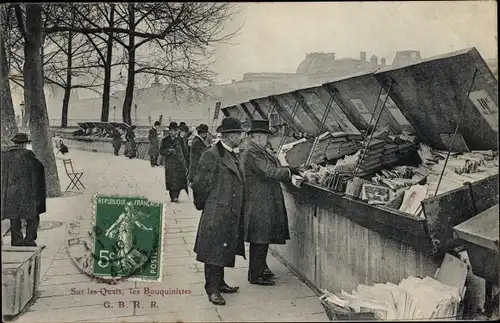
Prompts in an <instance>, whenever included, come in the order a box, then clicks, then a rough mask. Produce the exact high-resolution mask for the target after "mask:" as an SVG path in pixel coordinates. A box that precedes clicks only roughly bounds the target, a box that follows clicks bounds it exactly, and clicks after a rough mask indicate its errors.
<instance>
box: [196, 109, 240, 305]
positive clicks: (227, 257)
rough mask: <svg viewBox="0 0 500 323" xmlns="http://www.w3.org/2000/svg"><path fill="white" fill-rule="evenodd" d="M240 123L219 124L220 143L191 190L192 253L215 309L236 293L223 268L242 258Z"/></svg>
mask: <svg viewBox="0 0 500 323" xmlns="http://www.w3.org/2000/svg"><path fill="white" fill-rule="evenodd" d="M243 131H244V130H243V129H242V128H241V123H240V121H239V120H238V119H236V118H231V117H228V118H225V119H223V121H222V125H221V132H222V136H223V137H222V140H221V141H219V142H218V143H217V144H215V145H214V146H212V147H210V148H208V149H207V150H206V151H205V152H204V153H203V154H202V155H201V158H200V161H199V163H198V169H197V172H196V176H195V178H194V181H193V184H192V189H193V197H194V203H195V206H196V208H197V209H198V210H203V211H202V213H201V218H200V222H199V225H198V232H197V234H196V241H195V246H194V252H196V260H198V261H200V262H203V263H204V264H205V265H204V269H205V291H206V293H207V295H208V299H209V300H210V301H211V302H212V303H213V304H216V305H225V304H226V301H225V300H224V298H223V297H222V296H221V293H235V292H237V291H238V289H239V287H230V286H229V285H228V284H227V283H226V282H225V280H224V267H234V264H235V258H236V255H240V256H243V257H245V245H244V241H243V215H242V212H243V205H244V182H243V180H244V179H243V174H242V173H241V170H240V168H239V160H238V157H237V156H236V153H235V151H234V148H235V147H237V146H238V145H239V144H240V143H241V138H242V134H243Z"/></svg>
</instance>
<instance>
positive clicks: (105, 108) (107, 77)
mask: <svg viewBox="0 0 500 323" xmlns="http://www.w3.org/2000/svg"><path fill="white" fill-rule="evenodd" d="M114 24H115V6H114V5H113V4H111V8H110V14H109V27H110V28H113V27H114ZM112 65H113V33H110V34H109V35H108V42H107V46H106V62H104V88H103V93H102V110H101V121H102V122H108V120H109V98H110V92H111V66H112Z"/></svg>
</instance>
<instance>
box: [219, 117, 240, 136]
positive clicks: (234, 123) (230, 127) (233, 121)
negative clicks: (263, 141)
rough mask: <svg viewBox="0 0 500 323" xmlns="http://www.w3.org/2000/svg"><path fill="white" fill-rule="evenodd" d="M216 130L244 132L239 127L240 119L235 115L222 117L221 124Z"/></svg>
mask: <svg viewBox="0 0 500 323" xmlns="http://www.w3.org/2000/svg"><path fill="white" fill-rule="evenodd" d="M217 132H220V133H228V132H245V130H243V128H242V127H241V121H240V120H239V119H238V118H235V117H226V118H224V119H222V123H221V125H220V126H219V127H218V128H217Z"/></svg>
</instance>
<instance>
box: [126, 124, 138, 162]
mask: <svg viewBox="0 0 500 323" xmlns="http://www.w3.org/2000/svg"><path fill="white" fill-rule="evenodd" d="M135 128H137V127H136V126H132V127H130V128H129V129H128V130H127V133H126V134H125V140H126V141H127V142H126V143H125V151H124V152H123V154H124V155H125V157H128V158H130V159H132V158H135V157H136V156H137V145H136V143H135V132H134V130H135Z"/></svg>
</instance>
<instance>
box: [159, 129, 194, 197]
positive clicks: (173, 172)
mask: <svg viewBox="0 0 500 323" xmlns="http://www.w3.org/2000/svg"><path fill="white" fill-rule="evenodd" d="M160 155H162V156H163V157H164V163H163V165H164V166H165V186H166V188H167V190H169V191H170V190H174V191H175V190H183V189H184V190H186V192H188V189H187V187H188V186H187V164H186V147H184V140H183V139H182V138H181V137H179V136H177V137H175V138H174V137H172V136H166V137H165V138H163V139H162V141H161V146H160Z"/></svg>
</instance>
